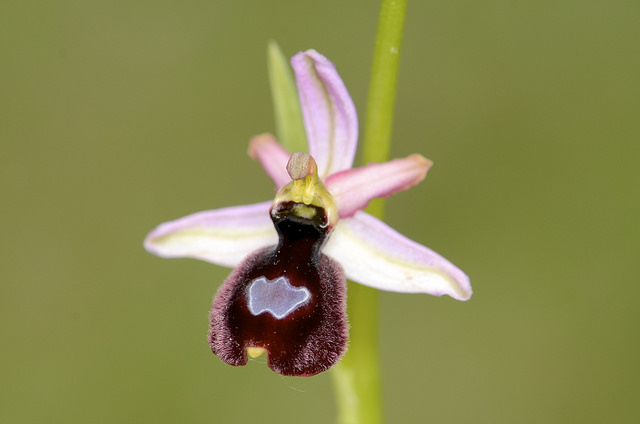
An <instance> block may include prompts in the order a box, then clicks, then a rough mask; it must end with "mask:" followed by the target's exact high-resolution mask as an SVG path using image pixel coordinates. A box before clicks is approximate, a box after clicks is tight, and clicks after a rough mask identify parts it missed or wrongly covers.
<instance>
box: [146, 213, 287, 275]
mask: <svg viewBox="0 0 640 424" xmlns="http://www.w3.org/2000/svg"><path fill="white" fill-rule="evenodd" d="M271 203H272V202H262V203H256V204H253V205H245V206H234V207H230V208H223V209H216V210H210V211H204V212H198V213H194V214H192V215H188V216H185V217H183V218H180V219H177V220H175V221H170V222H165V223H164V224H160V225H159V226H158V227H157V228H156V229H155V230H153V231H152V232H151V233H149V235H148V236H147V238H146V239H145V241H144V247H145V248H146V249H147V250H148V251H149V252H150V253H153V254H154V255H158V256H161V257H165V258H195V259H202V260H205V261H208V262H212V263H214V264H217V265H222V266H227V267H235V266H237V265H238V264H240V263H241V262H242V261H243V260H244V259H245V258H246V257H247V256H248V255H249V254H250V253H252V252H253V251H255V250H257V249H260V248H263V247H266V246H270V245H275V244H277V242H278V237H277V235H276V231H275V229H274V228H273V223H272V222H271V218H270V216H269V208H270V207H271Z"/></svg>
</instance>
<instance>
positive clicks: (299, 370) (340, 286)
mask: <svg viewBox="0 0 640 424" xmlns="http://www.w3.org/2000/svg"><path fill="white" fill-rule="evenodd" d="M291 63H292V66H293V70H294V74H295V80H296V83H297V87H298V94H299V98H300V103H301V107H302V114H303V119H304V125H305V129H306V133H307V140H308V143H309V154H306V153H295V154H293V155H291V154H290V153H289V152H287V151H286V150H285V149H284V148H283V147H282V146H281V145H280V144H278V142H277V141H276V139H275V138H274V137H273V136H271V135H268V134H263V135H259V136H256V137H254V138H253V139H252V140H251V142H250V145H249V154H250V156H251V157H253V158H255V159H257V160H258V161H259V162H260V163H261V164H262V166H263V168H264V170H265V171H266V173H267V174H268V175H269V176H270V177H271V179H272V180H273V182H274V183H275V186H276V192H277V194H276V196H275V199H274V201H267V202H262V203H256V204H251V205H244V206H236V207H229V208H223V209H217V210H210V211H204V212H199V213H195V214H193V215H189V216H186V217H184V218H180V219H177V220H175V221H171V222H167V223H164V224H161V225H160V226H158V227H157V228H156V229H155V230H153V231H152V232H151V233H150V234H149V235H148V236H147V238H146V240H145V247H146V249H147V250H148V251H149V252H151V253H153V254H155V255H158V256H161V257H166V258H174V257H190V258H197V259H202V260H205V261H209V262H212V263H214V264H218V265H222V266H227V267H233V268H235V269H234V271H233V272H232V273H231V275H230V276H229V277H228V278H227V279H226V280H225V282H224V283H223V284H222V286H221V287H220V289H219V290H218V293H217V294H216V297H215V299H214V302H213V308H212V311H211V316H210V323H211V327H210V328H211V329H210V333H209V341H210V346H211V349H212V350H213V352H214V353H215V354H216V355H218V356H219V357H220V358H221V359H222V360H223V361H225V362H227V363H229V364H232V365H245V364H246V363H247V354H249V355H250V356H252V357H254V356H256V355H259V354H261V353H262V352H264V351H266V352H267V357H268V364H269V367H270V368H271V369H273V370H274V371H276V372H278V373H280V374H283V375H299V376H308V375H314V374H317V373H319V372H322V371H325V370H327V369H328V368H330V367H331V366H333V365H334V364H335V363H336V362H338V361H339V359H340V358H341V356H342V355H343V354H344V352H345V350H346V346H347V339H348V323H347V317H346V278H349V279H351V280H353V281H355V282H357V283H360V284H364V285H366V286H370V287H374V288H376V289H380V290H387V291H393V292H405V293H428V294H431V295H436V296H441V295H444V294H446V295H449V296H451V297H453V298H455V299H458V300H467V299H469V297H470V296H471V286H470V283H469V279H468V277H467V276H466V275H465V274H464V273H463V272H462V271H461V270H459V269H458V268H456V267H455V266H454V265H453V264H451V263H450V262H449V261H448V260H446V259H445V258H443V257H442V256H440V255H438V254H437V253H435V252H434V251H432V250H430V249H429V248H427V247H425V246H422V245H420V244H418V243H416V242H415V241H412V240H410V239H408V238H406V237H405V236H403V235H401V234H399V233H398V232H396V231H395V230H393V229H392V228H390V227H389V226H387V225H386V224H385V223H383V222H382V221H380V220H378V219H377V218H375V217H373V216H371V215H369V214H367V213H366V212H364V211H363V209H364V208H365V207H366V206H367V205H368V203H369V202H370V200H371V199H373V198H380V197H388V196H390V195H391V194H394V193H396V192H398V191H401V190H405V189H408V188H409V187H411V186H413V185H415V184H417V183H418V182H420V181H421V180H422V179H423V178H424V177H425V175H426V173H427V171H428V169H429V168H430V166H431V162H430V161H429V160H427V159H425V158H424V157H422V156H420V155H411V156H408V157H406V158H403V159H395V160H392V161H389V162H386V163H370V164H368V165H366V166H363V167H360V168H352V165H353V160H354V156H355V152H356V147H357V139H358V120H357V116H356V110H355V107H354V105H353V101H352V100H351V97H350V96H349V93H348V92H347V89H346V88H345V86H344V84H343V82H342V80H341V79H340V77H339V75H338V73H337V71H336V69H335V67H334V65H333V64H332V63H331V62H330V61H329V60H327V59H326V58H325V57H324V56H322V55H320V54H319V53H317V52H315V51H313V50H310V51H306V52H301V53H298V54H297V55H296V56H294V57H293V59H292V60H291Z"/></svg>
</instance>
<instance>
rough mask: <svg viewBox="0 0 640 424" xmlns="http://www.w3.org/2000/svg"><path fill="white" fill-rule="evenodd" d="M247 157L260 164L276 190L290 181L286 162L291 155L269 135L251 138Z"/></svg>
mask: <svg viewBox="0 0 640 424" xmlns="http://www.w3.org/2000/svg"><path fill="white" fill-rule="evenodd" d="M249 156H251V157H252V158H253V159H256V160H258V161H259V162H260V164H261V165H262V168H264V170H265V172H266V173H267V175H269V176H270V177H271V179H272V180H273V182H274V183H275V184H276V190H279V189H280V188H282V186H284V185H285V184H287V183H288V182H289V181H291V177H289V174H287V162H288V161H289V158H290V157H291V154H290V153H289V152H287V151H286V150H285V149H284V147H282V146H281V145H280V144H279V143H278V142H277V141H276V139H275V137H273V136H272V135H271V134H261V135H257V136H255V137H253V138H252V139H251V141H250V142H249Z"/></svg>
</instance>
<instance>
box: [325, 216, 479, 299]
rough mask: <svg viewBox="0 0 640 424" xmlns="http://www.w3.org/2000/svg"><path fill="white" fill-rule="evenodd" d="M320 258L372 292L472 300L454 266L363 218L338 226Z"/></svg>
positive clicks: (465, 280)
mask: <svg viewBox="0 0 640 424" xmlns="http://www.w3.org/2000/svg"><path fill="white" fill-rule="evenodd" d="M324 252H325V253H326V254H327V255H329V256H331V257H333V258H336V259H339V260H340V263H341V264H342V266H343V268H344V270H345V273H346V275H347V278H349V279H351V280H353V281H355V282H357V283H360V284H363V285H366V286H370V287H373V288H376V289H380V290H387V291H393V292H404V293H427V294H431V295H434V296H441V295H444V294H446V295H449V296H451V297H453V298H454V299H458V300H468V299H469V298H470V297H471V294H472V290H471V284H470V283H469V278H468V277H467V276H466V275H465V273H464V272H462V271H461V270H460V269H458V268H457V267H456V266H455V265H453V264H452V263H451V262H449V261H448V260H446V259H445V258H443V257H442V256H440V255H439V254H437V253H436V252H434V251H433V250H431V249H429V248H427V247H425V246H422V245H421V244H419V243H416V242H415V241H412V240H410V239H408V238H406V237H405V236H403V235H402V234H400V233H398V232H397V231H395V230H393V229H392V228H391V227H389V226H388V225H386V224H385V223H383V222H382V221H380V220H378V219H377V218H374V217H373V216H371V215H369V214H367V213H365V212H357V213H356V214H355V215H354V216H353V217H352V218H350V219H345V220H341V221H340V222H338V225H337V226H336V228H335V230H334V231H333V234H332V235H331V238H330V239H329V241H328V242H327V245H326V246H325V248H324Z"/></svg>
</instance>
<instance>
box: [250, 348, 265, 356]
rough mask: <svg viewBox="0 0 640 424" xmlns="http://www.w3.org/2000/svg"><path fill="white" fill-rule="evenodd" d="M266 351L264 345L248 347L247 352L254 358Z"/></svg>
mask: <svg viewBox="0 0 640 424" xmlns="http://www.w3.org/2000/svg"><path fill="white" fill-rule="evenodd" d="M265 352H266V349H265V348H263V347H248V348H247V354H249V356H250V357H252V358H257V357H259V356H260V355H262V354H263V353H265Z"/></svg>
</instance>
